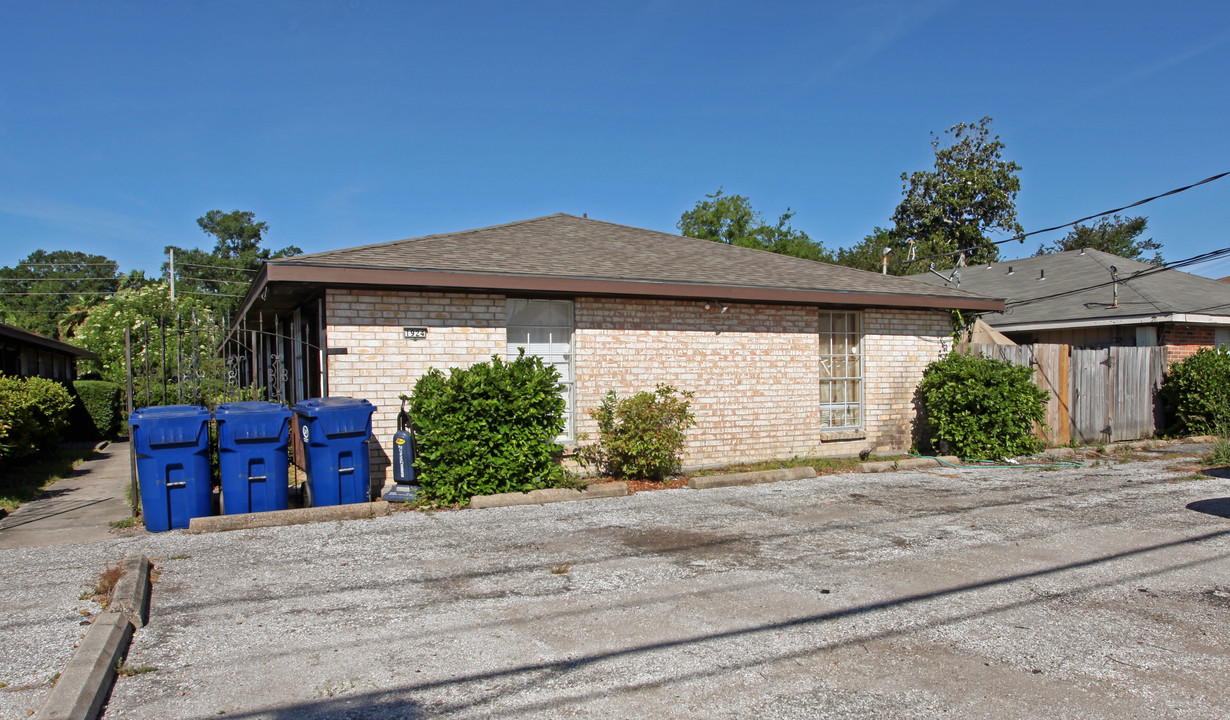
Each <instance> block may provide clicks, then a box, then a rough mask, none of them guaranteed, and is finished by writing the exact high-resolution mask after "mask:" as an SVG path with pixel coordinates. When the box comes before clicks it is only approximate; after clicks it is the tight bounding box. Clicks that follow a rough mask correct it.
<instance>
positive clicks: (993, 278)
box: [909, 249, 1230, 326]
mask: <svg viewBox="0 0 1230 720" xmlns="http://www.w3.org/2000/svg"><path fill="white" fill-rule="evenodd" d="M1111 266H1114V267H1116V268H1118V275H1119V279H1120V281H1121V282H1119V306H1118V307H1111V304H1112V302H1113V299H1114V288H1113V287H1112V286H1111V285H1109V284H1108V283H1110V281H1111V271H1110V268H1111ZM1009 270H1011V274H1009ZM951 272H952V271H951V270H946V271H944V272H943V274H944V275H948V274H949V273H951ZM1043 276H1045V279H1041V278H1043ZM909 277H911V278H913V279H916V280H921V281H923V282H926V283H929V284H932V285H936V286H941V287H942V286H948V287H954V286H955V284H948V283H945V281H944V280H943V279H942V278H939V277H937V276H935V275H934V274H931V273H926V274H922V275H911V276H909ZM960 277H961V289H962V290H968V291H970V292H974V293H979V294H983V295H991V296H994V297H1002V298H1006V299H1007V309H1006V310H1005V312H1004V313H1003V314H1000V313H990V314H987V315H986V316H984V319H985V320H986V321H987V322H988V323H990V324H991V325H993V326H1010V325H1024V324H1032V323H1043V322H1048V323H1055V324H1056V325H1062V324H1063V323H1064V322H1077V321H1089V320H1098V319H1115V318H1129V317H1139V316H1151V315H1169V314H1182V313H1188V314H1204V315H1230V283H1224V282H1221V281H1220V280H1214V279H1212V278H1206V277H1200V276H1199V275H1192V274H1190V273H1185V272H1182V271H1180V270H1168V269H1164V268H1160V267H1159V266H1157V265H1152V264H1150V263H1144V262H1139V261H1137V260H1129V259H1127V258H1123V257H1119V256H1118V255H1111V254H1110V253H1105V252H1102V251H1100V250H1088V249H1087V250H1084V251H1080V250H1068V251H1066V252H1061V253H1053V254H1049V255H1039V256H1037V257H1031V258H1023V259H1020V260H1006V261H1004V262H1000V263H995V264H993V265H990V266H987V265H975V266H972V267H967V268H963V269H962V270H961V271H960Z"/></svg>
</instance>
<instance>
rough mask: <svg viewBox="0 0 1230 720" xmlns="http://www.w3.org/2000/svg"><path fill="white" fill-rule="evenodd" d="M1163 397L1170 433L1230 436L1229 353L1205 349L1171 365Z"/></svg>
mask: <svg viewBox="0 0 1230 720" xmlns="http://www.w3.org/2000/svg"><path fill="white" fill-rule="evenodd" d="M1160 394H1161V397H1162V402H1163V403H1164V404H1165V407H1166V417H1167V418H1169V420H1170V431H1171V432H1174V433H1177V434H1180V435H1209V434H1218V435H1225V434H1227V433H1230V354H1228V353H1226V352H1223V351H1221V350H1213V349H1211V348H1202V349H1200V350H1198V351H1197V352H1196V354H1195V355H1192V356H1191V357H1188V358H1185V359H1183V360H1182V361H1181V362H1177V363H1175V364H1174V365H1171V366H1170V370H1169V372H1167V373H1166V377H1165V378H1163V379H1162V388H1161V391H1160Z"/></svg>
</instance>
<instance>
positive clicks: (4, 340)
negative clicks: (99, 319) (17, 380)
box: [0, 323, 98, 380]
mask: <svg viewBox="0 0 1230 720" xmlns="http://www.w3.org/2000/svg"><path fill="white" fill-rule="evenodd" d="M82 358H84V359H86V360H97V359H98V356H97V355H95V354H94V353H92V352H90V351H89V350H83V349H82V348H79V347H75V346H73V345H69V344H68V343H66V342H60V341H59V340H52V339H51V338H48V337H43V336H42V335H39V334H38V333H32V332H30V331H29V330H22V329H21V328H19V327H14V326H12V325H6V324H4V323H0V374H2V375H11V376H16V377H44V378H48V379H51V380H75V379H76V378H77V360H78V359H82Z"/></svg>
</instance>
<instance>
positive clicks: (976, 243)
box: [893, 117, 1023, 272]
mask: <svg viewBox="0 0 1230 720" xmlns="http://www.w3.org/2000/svg"><path fill="white" fill-rule="evenodd" d="M990 126H991V118H989V117H984V118H982V119H981V120H979V121H978V122H976V123H959V124H957V125H954V126H952V127H951V128H949V129H948V131H947V133H946V134H947V135H950V136H951V140H950V142H949V143H948V144H947V145H944V146H941V142H940V138H939V137H937V136H936V135H935V134H934V133H932V135H931V147H932V148H933V149H934V150H935V167H934V168H933V169H932V170H926V171H924V170H920V171H917V172H914V173H912V174H906V173H902V174H901V180H902V182H903V186H902V192H903V193H904V194H905V197H904V198H903V199H902V201H901V204H900V205H898V206H897V210H896V211H895V212H894V213H893V222H894V223H895V224H896V227H895V228H894V230H893V234H894V235H895V236H897V237H898V238H900V239H902V240H905V239H908V238H913V239H914V240H915V241H916V242H917V254H918V257H925V256H928V255H934V254H938V253H949V252H956V251H958V250H965V253H966V261H967V262H969V263H970V264H974V263H983V262H991V261H994V260H997V259H998V258H999V248H998V246H997V245H995V244H994V243H993V242H992V240H991V239H990V238H989V237H988V234H989V233H992V232H996V231H1000V232H1006V233H1009V234H1012V235H1016V234H1019V233H1021V232H1022V230H1023V228H1022V227H1021V224H1020V223H1019V222H1017V218H1016V194H1017V192H1018V191H1019V190H1020V189H1021V182H1020V180H1019V179H1018V178H1017V172H1018V171H1020V169H1021V167H1020V166H1019V165H1017V164H1016V163H1014V162H1010V161H1006V160H1004V159H1003V157H1002V155H1001V153H1002V151H1003V149H1004V144H1003V142H1001V141H1000V139H999V136H998V135H994V136H992V135H991V127H990ZM957 259H958V258H957V256H956V255H953V256H949V257H944V258H937V259H935V260H934V262H935V265H936V267H940V268H944V267H952V266H954V265H955V264H956V262H957ZM926 269H927V268H926V266H925V265H923V264H920V263H915V264H914V265H913V269H911V270H910V272H923V271H925V270H926Z"/></svg>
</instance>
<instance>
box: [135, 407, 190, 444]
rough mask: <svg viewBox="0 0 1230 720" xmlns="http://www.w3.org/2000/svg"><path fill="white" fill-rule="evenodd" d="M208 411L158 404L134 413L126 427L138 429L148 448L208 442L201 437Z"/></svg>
mask: <svg viewBox="0 0 1230 720" xmlns="http://www.w3.org/2000/svg"><path fill="white" fill-rule="evenodd" d="M208 421H209V410H207V409H205V408H203V407H201V406H200V405H157V406H153V407H146V408H140V409H138V410H134V411H133V413H132V414H131V415H129V416H128V424H129V425H130V426H132V427H133V428H138V429H140V431H141V432H142V434H143V435H144V436H145V440H146V442H147V443H148V444H149V445H150V446H151V447H154V446H160V445H199V446H204V445H205V444H208V442H209V436H208V435H207V434H202V429H203V428H204V427H205V423H206V422H208Z"/></svg>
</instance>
